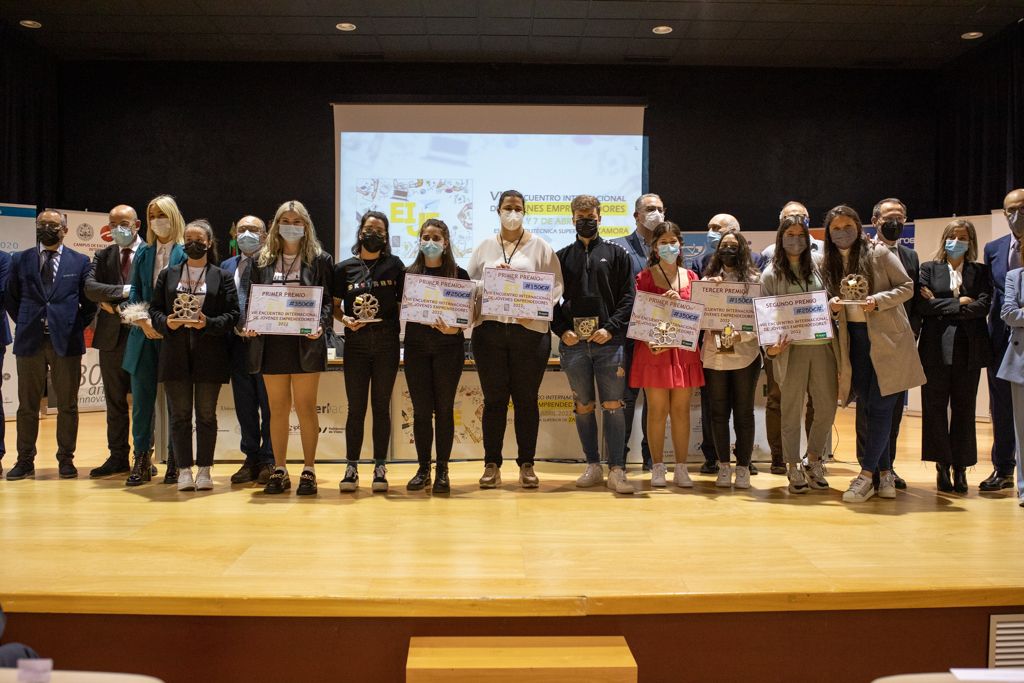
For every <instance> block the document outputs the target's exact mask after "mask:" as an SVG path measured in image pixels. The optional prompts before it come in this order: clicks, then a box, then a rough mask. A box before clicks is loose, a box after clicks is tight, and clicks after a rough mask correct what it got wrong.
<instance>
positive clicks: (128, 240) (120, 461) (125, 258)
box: [85, 204, 142, 478]
mask: <svg viewBox="0 0 1024 683" xmlns="http://www.w3.org/2000/svg"><path fill="white" fill-rule="evenodd" d="M108 218H109V223H108V227H109V228H110V236H111V238H112V239H113V240H114V244H111V245H110V246H109V247H104V248H103V249H100V250H99V251H97V252H96V253H95V255H93V259H92V273H90V275H89V277H88V278H86V281H85V295H86V296H87V297H89V300H90V301H92V302H94V303H97V304H99V307H100V310H99V313H98V314H97V317H96V334H95V335H94V336H93V339H92V345H93V347H94V348H96V349H99V352H100V375H101V376H102V377H103V394H104V396H105V398H106V401H107V451H108V456H107V459H106V461H105V462H104V463H103V464H102V465H100V466H99V467H96V468H93V469H92V470H91V471H90V472H89V476H90V477H93V478H96V477H108V476H110V475H112V474H120V473H123V472H127V471H128V470H129V469H130V466H129V463H128V454H129V446H128V427H129V418H128V414H129V408H128V394H130V393H131V376H130V375H129V374H128V373H127V372H125V371H124V369H123V368H122V367H121V364H122V362H123V361H124V345H125V343H126V342H127V341H128V327H127V326H126V325H122V324H121V316H120V314H119V313H118V309H117V307H118V305H120V304H121V303H123V302H125V301H127V300H128V295H129V293H130V292H131V282H132V280H131V272H132V260H133V259H134V258H135V253H136V252H137V251H138V249H139V247H140V246H142V240H141V239H139V226H140V225H141V222H140V221H139V217H138V215H137V214H136V213H135V209H133V208H132V207H130V206H126V205H124V204H120V205H118V206H115V207H114V208H113V209H111V210H110V214H109V216H108Z"/></svg>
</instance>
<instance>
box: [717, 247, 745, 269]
mask: <svg viewBox="0 0 1024 683" xmlns="http://www.w3.org/2000/svg"><path fill="white" fill-rule="evenodd" d="M739 256H740V250H739V249H737V248H736V247H722V248H721V249H719V250H718V258H719V259H721V261H722V263H724V264H725V265H727V266H729V267H730V268H732V267H733V266H735V265H736V261H737V259H739Z"/></svg>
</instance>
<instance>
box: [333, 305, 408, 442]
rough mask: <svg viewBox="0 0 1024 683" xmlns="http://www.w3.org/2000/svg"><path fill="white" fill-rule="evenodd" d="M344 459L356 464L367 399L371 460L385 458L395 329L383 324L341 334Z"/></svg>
mask: <svg viewBox="0 0 1024 683" xmlns="http://www.w3.org/2000/svg"><path fill="white" fill-rule="evenodd" d="M344 358H345V395H346V396H347V397H348V418H347V419H346V420H345V451H346V453H345V458H346V459H347V460H348V461H349V462H359V453H360V451H362V449H363V423H364V422H365V421H366V408H367V398H368V397H369V403H370V406H371V407H372V409H373V459H374V460H375V461H377V462H383V461H384V460H386V459H387V457H388V445H389V444H390V441H391V390H392V389H393V388H394V386H395V377H396V376H397V375H398V330H396V329H395V328H394V327H392V326H390V325H387V324H386V323H370V324H369V325H368V326H367V327H364V328H363V329H361V330H359V332H358V333H356V334H350V333H346V335H345V353H344Z"/></svg>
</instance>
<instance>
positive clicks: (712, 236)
mask: <svg viewBox="0 0 1024 683" xmlns="http://www.w3.org/2000/svg"><path fill="white" fill-rule="evenodd" d="M721 241H722V233H720V232H718V231H717V230H708V250H709V251H714V250H715V249H717V248H718V243H719V242H721Z"/></svg>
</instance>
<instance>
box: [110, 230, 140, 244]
mask: <svg viewBox="0 0 1024 683" xmlns="http://www.w3.org/2000/svg"><path fill="white" fill-rule="evenodd" d="M110 236H111V237H113V238H114V243H115V244H117V246H119V247H127V246H128V245H130V244H131V243H132V242H134V241H135V231H134V230H132V229H131V228H125V227H122V226H120V225H119V226H117V227H116V228H114V229H113V230H111V231H110Z"/></svg>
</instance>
